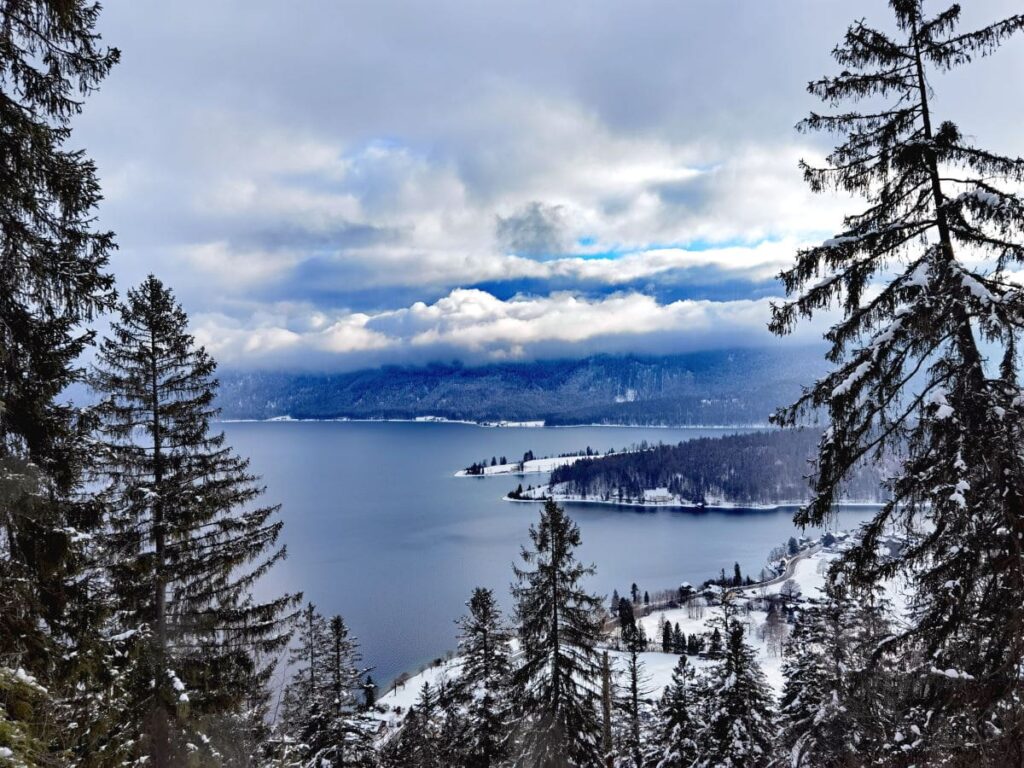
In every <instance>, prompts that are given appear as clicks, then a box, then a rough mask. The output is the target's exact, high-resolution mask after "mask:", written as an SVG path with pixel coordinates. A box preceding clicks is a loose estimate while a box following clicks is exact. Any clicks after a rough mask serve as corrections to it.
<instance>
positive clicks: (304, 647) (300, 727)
mask: <svg viewBox="0 0 1024 768" xmlns="http://www.w3.org/2000/svg"><path fill="white" fill-rule="evenodd" d="M294 633H295V634H294V638H293V640H292V645H291V648H289V649H288V673H289V680H288V684H287V685H286V686H285V688H284V693H283V694H282V696H281V708H280V727H279V728H278V741H279V742H280V744H281V751H282V757H287V760H285V761H284V762H285V764H286V765H288V764H299V765H301V764H302V761H303V760H304V759H305V758H306V756H307V755H308V754H309V752H310V746H309V743H308V738H309V731H310V729H311V727H312V724H313V713H314V710H315V709H316V708H317V706H318V704H319V703H320V697H321V695H322V694H323V691H324V689H325V684H326V683H325V679H326V675H325V668H326V660H325V658H324V655H325V654H326V646H327V639H326V635H327V622H326V621H324V617H323V616H322V615H321V614H320V612H319V611H317V609H316V606H315V605H314V604H313V603H307V604H306V606H305V607H304V608H303V609H302V613H301V614H300V616H299V617H298V619H297V620H296V622H295V627H294Z"/></svg>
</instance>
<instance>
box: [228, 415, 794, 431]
mask: <svg viewBox="0 0 1024 768" xmlns="http://www.w3.org/2000/svg"><path fill="white" fill-rule="evenodd" d="M214 423H216V424H321V423H322V424H332V423H335V424H345V423H352V424H459V425H462V426H467V427H480V428H481V429H587V428H590V429H596V428H608V429H709V430H726V429H750V430H763V429H778V428H779V427H776V426H775V425H773V424H768V423H764V422H762V423H757V424H600V423H588V424H547V423H545V422H544V421H541V420H537V421H506V420H501V421H469V420H466V419H445V418H441V417H433V416H418V417H415V418H410V419H370V418H359V419H351V418H348V417H347V416H339V417H337V418H330V419H329V418H309V419H305V418H303V419H297V418H293V417H292V416H272V417H270V418H266V419H215V420H214Z"/></svg>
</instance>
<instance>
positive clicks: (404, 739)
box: [381, 682, 448, 768]
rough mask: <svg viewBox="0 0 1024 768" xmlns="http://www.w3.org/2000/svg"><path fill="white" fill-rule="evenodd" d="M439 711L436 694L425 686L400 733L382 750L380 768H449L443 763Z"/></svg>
mask: <svg viewBox="0 0 1024 768" xmlns="http://www.w3.org/2000/svg"><path fill="white" fill-rule="evenodd" d="M440 710H441V708H440V706H439V704H438V698H437V693H436V691H435V690H434V689H433V688H432V687H431V685H430V683H428V682H424V683H423V687H422V688H421V689H420V693H419V697H418V698H417V700H416V704H414V705H413V706H412V707H410V708H409V712H408V714H407V715H406V716H405V720H404V721H403V722H402V727H401V729H400V730H399V731H398V733H397V734H395V735H394V736H393V737H392V738H391V739H390V740H389V742H388V743H387V744H386V745H384V748H383V749H382V755H381V764H382V766H383V768H448V766H447V765H445V764H444V762H443V761H442V745H441V738H440V720H441V711H440Z"/></svg>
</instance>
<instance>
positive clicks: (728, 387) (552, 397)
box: [218, 348, 823, 425]
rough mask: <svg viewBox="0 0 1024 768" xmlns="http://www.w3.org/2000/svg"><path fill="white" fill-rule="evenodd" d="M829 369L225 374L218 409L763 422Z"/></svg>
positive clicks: (602, 358)
mask: <svg viewBox="0 0 1024 768" xmlns="http://www.w3.org/2000/svg"><path fill="white" fill-rule="evenodd" d="M822 367H823V364H822V360H821V354H820V350H817V349H816V348H792V349H787V350H769V349H736V350H719V351H711V352H695V353H690V354H685V355H672V356H663V357H639V356H624V357H619V356H610V355H599V356H594V357H588V358H583V359H579V360H541V361H533V362H518V363H499V364H490V365H484V366H478V367H468V366H462V365H457V364H451V365H449V364H446V365H440V364H437V365H429V366H424V367H397V366H390V367H383V368H378V369H372V370H363V371H355V372H349V373H338V374H297V373H270V372H265V373H260V372H244V373H243V372H234V373H231V372H224V373H223V374H222V375H221V390H220V395H219V400H218V405H219V406H220V407H221V409H222V414H223V417H224V418H227V419H268V418H274V417H282V416H291V417H293V418H299V419H302V418H307V419H333V418H353V419H374V418H381V419H407V418H415V417H417V416H428V415H429V416H439V417H443V418H447V419H459V420H467V421H499V420H508V421H540V420H542V421H544V422H545V423H547V424H553V425H558V424H591V423H607V424H638V425H645V424H671V425H685V424H764V423H766V422H767V420H768V416H769V415H770V414H771V413H772V411H774V410H775V409H776V408H777V407H779V406H780V405H782V404H784V403H787V402H790V401H791V400H792V399H794V398H795V397H797V396H798V395H799V393H800V382H801V381H808V380H810V379H812V378H813V377H814V376H815V375H817V374H818V373H820V372H821V370H822Z"/></svg>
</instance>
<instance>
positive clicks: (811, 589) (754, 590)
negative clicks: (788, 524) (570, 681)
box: [379, 550, 838, 720]
mask: <svg viewBox="0 0 1024 768" xmlns="http://www.w3.org/2000/svg"><path fill="white" fill-rule="evenodd" d="M836 557H838V553H837V552H836V551H835V550H830V551H823V550H818V551H815V552H813V553H811V554H809V555H806V556H804V557H801V558H800V559H799V560H798V561H797V562H796V563H795V565H794V567H793V574H792V578H793V580H794V581H795V582H796V583H797V584H798V586H799V587H800V592H801V595H802V596H803V597H805V598H813V597H820V596H821V588H822V587H823V586H824V583H825V571H826V569H827V567H828V564H829V563H830V562H831V561H832V560H833V559H834V558H836ZM785 581H786V580H785V579H780V580H779V581H778V582H776V583H773V584H769V585H767V586H757V587H750V588H747V589H744V590H741V593H743V594H744V595H745V596H748V597H751V598H756V597H760V596H762V595H766V594H775V593H778V591H779V590H780V589H781V588H782V584H783V583H785ZM716 614H717V609H715V608H713V607H705V608H704V611H703V617H701V618H690V617H689V609H687V608H674V609H670V610H664V611H661V610H657V609H655V610H653V611H652V612H651V613H650V614H649V615H647V616H644V617H642V618H640V622H641V623H642V624H643V625H644V630H645V632H646V633H647V636H648V638H650V640H651V642H652V644H654V645H657V644H658V643H659V642H660V638H661V626H662V624H663V623H664V622H665V621H669V622H671V623H672V625H673V626H675V624H676V623H677V622H678V623H679V628H680V630H681V631H682V632H684V633H686V634H687V635H691V634H698V635H701V634H703V633H705V632H709V631H710V625H709V621H710V620H711V619H712V618H713V617H714V616H715V615H716ZM765 618H766V614H765V612H764V611H757V610H752V611H750V613H749V615H747V616H744V617H743V620H744V621H745V622H746V623H747V626H748V629H747V633H746V636H747V641H748V642H749V643H750V644H751V645H752V646H753V648H754V649H755V650H756V651H757V656H758V661H759V662H760V664H761V667H762V669H763V670H764V672H765V676H766V677H767V678H768V682H769V683H770V685H771V686H772V688H773V689H774V690H775V691H776V692H777V693H778V692H781V690H782V682H783V679H782V658H781V656H779V655H777V654H775V653H773V652H772V650H771V649H770V648H769V644H768V643H767V642H766V641H765V640H764V639H762V638H761V637H760V634H761V633H760V632H759V629H760V627H761V625H763V624H764V622H765ZM608 652H609V655H610V656H611V658H612V660H613V667H614V668H616V669H618V670H624V669H625V658H624V654H623V653H621V652H619V651H616V650H614V649H611V648H609V649H608ZM678 659H679V657H678V656H676V655H675V654H674V653H661V652H660V651H650V652H647V653H644V654H643V661H644V667H645V671H646V674H647V676H648V678H649V682H648V685H647V688H648V690H649V691H650V693H649V694H648V695H649V697H650V698H652V699H653V698H658V697H660V696H661V692H662V690H663V689H664V688H665V687H666V686H667V685H668V684H669V682H670V681H671V678H672V670H673V669H674V668H675V665H676V662H677V661H678ZM690 661H692V662H693V664H694V666H695V668H697V669H700V668H701V667H703V666H706V665H707V664H710V663H712V662H709V661H707V660H704V659H701V658H698V657H696V656H691V657H690ZM458 667H459V660H458V657H456V658H454V659H451V660H449V661H446V662H444V663H442V664H441V665H439V666H436V667H430V668H428V669H425V670H423V671H422V672H420V673H419V674H417V675H413V676H412V677H410V678H409V679H408V680H407V681H406V682H405V683H404V684H402V685H400V686H397V687H396V688H394V689H392V690H391V691H389V692H388V693H387V694H386V695H384V696H382V697H381V698H380V700H379V703H380V704H382V705H384V706H385V707H386V708H387V709H388V710H389V716H388V717H387V718H386V719H389V720H393V719H398V718H399V717H400V716H401V714H403V713H405V712H406V711H408V709H409V707H410V706H411V705H412V704H414V703H415V702H416V698H417V696H418V695H419V691H420V688H421V687H422V686H423V683H424V682H428V683H430V685H431V687H434V686H436V685H438V684H439V683H441V682H443V681H445V680H452V679H454V678H455V677H457V676H458Z"/></svg>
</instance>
